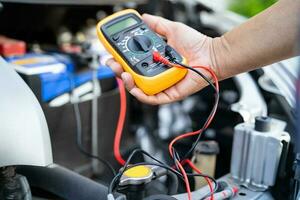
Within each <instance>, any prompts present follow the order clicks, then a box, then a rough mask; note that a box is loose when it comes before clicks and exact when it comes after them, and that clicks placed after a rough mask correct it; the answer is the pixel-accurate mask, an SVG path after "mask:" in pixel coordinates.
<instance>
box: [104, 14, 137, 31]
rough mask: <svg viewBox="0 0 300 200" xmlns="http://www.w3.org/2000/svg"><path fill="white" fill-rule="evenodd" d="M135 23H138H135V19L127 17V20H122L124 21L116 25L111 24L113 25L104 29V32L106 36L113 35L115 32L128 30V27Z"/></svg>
mask: <svg viewBox="0 0 300 200" xmlns="http://www.w3.org/2000/svg"><path fill="white" fill-rule="evenodd" d="M137 23H138V22H137V20H136V19H134V18H133V17H129V18H127V19H124V20H121V21H119V22H117V23H116V24H113V25H111V26H109V27H108V28H107V29H106V31H107V34H109V35H113V34H115V33H117V32H120V31H121V30H124V29H126V28H129V27H130V26H133V25H135V24H137Z"/></svg>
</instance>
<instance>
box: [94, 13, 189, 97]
mask: <svg viewBox="0 0 300 200" xmlns="http://www.w3.org/2000/svg"><path fill="white" fill-rule="evenodd" d="M97 33H98V37H99V39H100V41H101V42H102V44H103V45H104V46H105V48H106V49H107V50H108V51H109V53H111V54H112V56H113V57H114V58H115V59H116V61H117V62H119V63H120V64H121V65H122V67H123V69H124V70H125V71H126V72H129V73H130V74H131V75H132V76H133V79H134V81H135V83H136V85H137V86H138V87H139V88H140V89H142V90H143V92H144V93H146V94H147V95H154V94H157V93H159V92H161V91H163V90H165V89H167V88H169V87H170V86H172V85H174V84H175V83H176V82H178V81H179V80H181V79H182V78H183V77H184V76H185V74H186V72H187V69H183V68H175V67H172V68H170V67H168V66H166V65H164V64H162V63H156V62H154V61H153V56H152V53H153V51H158V52H160V54H161V55H163V56H166V55H165V48H166V46H167V44H166V42H165V41H164V40H163V39H162V38H161V37H159V36H158V35H157V34H156V33H155V32H153V31H152V30H151V29H150V28H149V27H148V26H147V25H146V24H145V23H144V22H143V20H142V18H141V16H140V14H139V13H138V12H137V11H135V10H132V9H128V10H123V11H120V12H117V13H115V14H113V15H111V16H108V17H106V18H105V19H103V20H101V21H100V22H99V23H98V25H97ZM172 51H173V52H172V55H173V56H175V58H173V59H176V60H177V61H178V62H184V58H183V57H182V56H180V55H179V54H178V53H177V52H176V51H175V50H174V49H172ZM166 57H167V56H166Z"/></svg>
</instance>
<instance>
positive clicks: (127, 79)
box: [121, 72, 135, 91]
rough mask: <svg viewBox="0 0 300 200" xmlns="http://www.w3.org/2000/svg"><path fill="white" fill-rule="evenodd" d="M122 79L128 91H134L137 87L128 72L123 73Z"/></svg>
mask: <svg viewBox="0 0 300 200" xmlns="http://www.w3.org/2000/svg"><path fill="white" fill-rule="evenodd" d="M121 78H122V80H123V82H124V85H125V87H126V89H127V90H128V91H130V90H132V89H133V88H134V87H135V84H134V80H133V78H132V76H131V75H130V74H129V73H128V72H123V73H122V74H121Z"/></svg>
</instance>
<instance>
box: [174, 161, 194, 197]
mask: <svg viewBox="0 0 300 200" xmlns="http://www.w3.org/2000/svg"><path fill="white" fill-rule="evenodd" d="M176 164H177V166H178V168H179V169H180V171H181V174H182V175H183V178H184V182H185V187H186V191H187V194H188V199H189V200H192V192H191V187H190V182H189V179H188V177H187V174H186V172H185V170H184V168H183V167H182V165H181V163H180V162H179V161H178V160H177V161H176Z"/></svg>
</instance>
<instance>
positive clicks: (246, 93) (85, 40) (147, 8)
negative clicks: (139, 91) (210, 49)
mask: <svg viewBox="0 0 300 200" xmlns="http://www.w3.org/2000/svg"><path fill="white" fill-rule="evenodd" d="M0 2H1V4H2V6H1V7H0V10H1V11H0V24H1V26H0V45H1V46H0V50H1V52H0V54H1V56H2V57H3V58H4V59H5V60H6V62H7V63H10V64H12V67H13V68H14V69H15V70H16V71H17V72H18V73H19V74H20V76H21V77H22V78H23V80H24V81H25V82H26V83H27V85H28V86H29V87H30V88H31V90H32V91H33V93H34V94H35V95H36V97H37V99H38V100H39V103H40V104H41V105H42V108H43V111H44V113H45V116H46V119H47V123H48V126H49V131H50V137H51V142H52V151H53V157H54V162H55V163H57V164H59V165H61V166H63V167H66V168H67V169H69V170H72V171H74V172H76V173H78V174H81V175H83V176H85V177H88V178H90V179H92V180H94V181H97V182H99V183H102V184H104V185H107V184H108V183H109V180H111V176H110V175H109V173H107V172H106V171H105V170H106V169H105V168H104V166H103V165H102V164H101V163H99V162H97V161H95V160H93V159H91V158H90V157H88V156H86V155H84V154H82V152H81V151H80V150H79V148H78V141H77V142H76V140H78V120H76V119H77V117H78V116H77V117H76V112H74V104H75V103H76V105H77V104H78V106H79V111H80V118H81V121H80V122H81V136H82V137H81V139H80V140H81V143H82V147H83V148H84V149H85V150H86V151H88V152H91V153H93V154H95V155H97V156H100V157H101V158H103V159H105V160H106V161H108V162H110V163H112V165H113V166H114V168H115V169H119V167H120V165H119V164H118V163H117V162H116V161H115V159H114V156H113V140H114V134H115V130H116V126H117V121H118V117H119V110H120V91H119V88H118V86H117V83H116V77H115V75H114V73H113V72H112V71H111V70H110V69H109V68H108V67H107V66H105V61H106V60H107V58H109V57H110V55H109V54H108V53H107V51H106V50H105V48H104V47H103V45H102V44H101V43H100V42H99V40H98V38H97V36H96V27H95V25H96V23H97V22H98V21H99V20H101V19H103V18H105V17H106V16H108V15H110V14H112V13H114V12H116V11H120V10H123V9H126V8H133V9H136V10H137V11H139V12H140V13H150V14H154V15H159V16H162V17H165V18H168V19H170V20H174V21H180V22H183V23H185V24H187V25H189V26H191V27H193V28H194V29H196V30H198V31H200V32H202V33H203V34H206V35H208V36H210V37H218V36H221V35H222V34H224V33H225V32H227V31H229V30H231V29H232V28H234V27H235V26H238V25H239V24H241V23H243V22H245V21H246V20H247V19H248V18H250V17H252V16H254V15H256V14H257V13H259V12H261V11H263V10H264V9H266V8H268V7H269V6H271V5H272V4H274V3H276V0H226V1H225V0H224V1H222V0H135V1H127V0H0ZM95 63H96V64H95ZM298 68H299V66H298V58H294V59H289V60H286V61H282V62H279V63H275V64H272V65H270V66H268V67H265V68H262V69H258V70H255V71H252V72H249V73H244V74H241V75H238V76H236V77H233V78H230V79H227V80H224V81H222V82H221V83H220V87H221V89H220V103H219V107H218V112H217V114H216V117H215V120H214V121H213V123H212V125H211V126H210V127H209V128H208V129H207V130H206V131H205V133H204V134H203V137H202V141H206V142H208V141H209V142H212V145H211V146H209V147H208V148H209V150H207V149H205V148H204V150H203V147H201V145H200V146H199V149H198V151H197V152H195V153H194V155H193V157H194V158H195V159H196V158H197V156H199V157H198V158H201V156H204V157H205V156H208V155H209V156H211V155H213V159H212V161H211V162H209V167H208V168H209V170H208V171H207V173H212V174H211V175H212V176H214V177H215V178H220V177H223V176H226V175H228V174H229V172H230V168H231V159H232V156H231V155H232V148H233V147H232V146H233V137H234V127H235V126H236V125H238V124H240V123H244V122H247V123H254V121H255V117H257V116H262V115H268V116H270V117H272V118H274V119H276V120H279V121H280V123H279V124H281V125H280V127H281V128H280V129H278V130H280V131H286V132H288V133H289V136H290V137H291V138H292V139H291V142H287V143H285V149H284V151H283V152H282V154H280V155H279V157H280V158H281V159H280V161H278V162H279V163H280V164H279V167H278V172H276V173H275V177H276V182H275V183H274V184H273V185H271V186H270V188H271V190H268V195H269V193H270V194H272V196H273V198H274V199H292V197H291V195H292V191H293V190H294V187H293V186H294V179H293V176H294V172H293V162H294V156H295V154H294V151H293V148H294V144H295V140H294V138H295V132H294V128H293V127H294V124H295V123H296V122H295V112H294V107H295V98H294V94H295V91H296V88H295V83H296V80H297V70H298ZM282 74H286V76H282ZM95 77H96V78H95ZM95 79H96V84H95ZM213 100H214V94H213V91H212V89H211V88H205V89H204V90H202V91H200V92H198V93H196V94H194V95H192V96H190V97H188V98H186V99H185V100H183V101H180V102H176V103H173V104H168V105H160V106H150V105H145V104H142V103H141V102H139V101H137V100H136V99H135V98H133V97H132V96H131V95H129V94H127V112H126V122H125V125H124V131H123V137H122V142H121V152H122V154H123V155H124V156H125V157H126V156H127V155H128V154H129V153H130V152H131V150H132V149H134V148H142V149H144V150H147V151H148V152H149V153H151V155H154V156H156V157H157V158H159V159H160V160H162V161H164V162H166V163H169V164H171V163H172V160H171V159H169V156H168V154H167V145H168V143H169V142H170V141H171V140H172V139H173V138H174V137H176V136H178V135H180V134H181V133H183V132H186V131H191V130H196V129H198V128H199V127H200V126H201V125H202V124H203V123H204V121H205V119H206V118H207V115H208V114H209V112H210V109H211V107H212V105H213ZM93 102H94V103H93ZM95 102H96V104H95ZM95 105H97V106H96V107H95ZM77 114H78V113H77ZM95 122H96V124H97V126H95ZM282 124H283V125H282ZM282 127H284V128H282ZM194 139H195V138H192V139H188V140H184V141H182V142H181V143H180V144H179V145H178V149H179V151H186V150H187V149H188V148H189V146H190V145H191V144H192V143H193V141H194ZM280 141H281V139H280ZM282 143H284V142H282ZM204 146H205V145H204ZM282 146H284V145H283V144H282ZM287 147H289V148H287ZM208 152H209V153H208ZM143 160H145V158H143V157H142V156H141V157H139V158H137V160H136V161H143ZM200 167H201V166H200ZM211 169H212V170H211ZM211 171H212V172H211ZM205 172H206V171H204V173H205ZM192 181H194V184H193V189H194V188H199V187H200V186H199V183H197V184H198V185H197V184H196V183H195V182H196V181H195V180H192ZM200 185H201V184H200ZM201 186H203V185H201ZM166 190H167V188H166V186H165V182H164V181H162V180H160V181H158V184H154V185H153V187H152V188H151V190H150V191H149V194H155V193H159V192H165V191H166ZM32 191H33V194H34V195H35V196H36V197H39V198H44V199H61V197H59V195H56V194H51V193H49V192H46V191H43V190H40V188H33V189H32ZM184 191H185V188H184V185H183V184H181V185H180V187H179V192H184ZM249 193H251V192H249ZM251 194H252V193H251ZM259 194H261V193H259ZM244 195H246V196H247V195H248V193H247V191H245V192H244V193H243V194H240V196H244ZM249 195H250V194H249ZM286 197H288V198H286ZM249 199H259V198H250V197H249Z"/></svg>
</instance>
